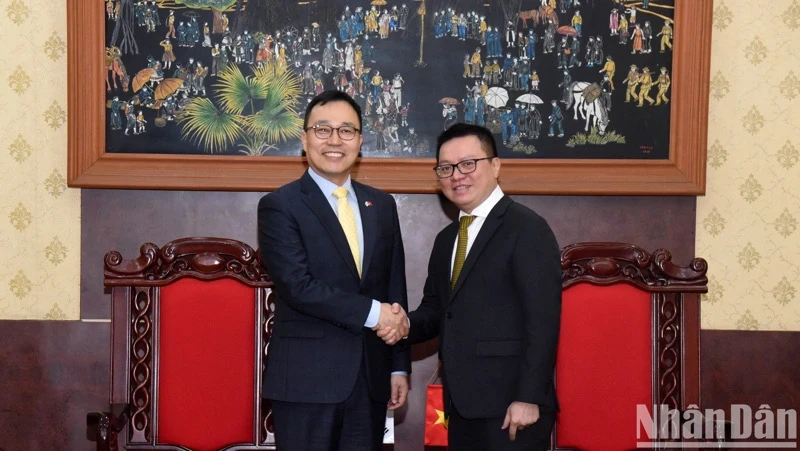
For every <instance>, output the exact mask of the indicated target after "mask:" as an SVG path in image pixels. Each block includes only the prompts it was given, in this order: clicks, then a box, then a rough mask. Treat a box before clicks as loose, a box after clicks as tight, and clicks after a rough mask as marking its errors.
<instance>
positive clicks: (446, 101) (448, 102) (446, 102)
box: [439, 97, 461, 105]
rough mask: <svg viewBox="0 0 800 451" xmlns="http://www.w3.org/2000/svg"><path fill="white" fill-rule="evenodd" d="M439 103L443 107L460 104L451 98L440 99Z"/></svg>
mask: <svg viewBox="0 0 800 451" xmlns="http://www.w3.org/2000/svg"><path fill="white" fill-rule="evenodd" d="M439 103H441V104H444V105H458V104H459V103H461V102H459V101H458V99H454V98H452V97H442V100H439Z"/></svg>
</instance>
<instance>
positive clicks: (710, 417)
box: [636, 404, 797, 449]
mask: <svg viewBox="0 0 800 451" xmlns="http://www.w3.org/2000/svg"><path fill="white" fill-rule="evenodd" d="M651 412H652V414H651ZM636 440H637V443H636V446H637V448H651V447H654V445H655V444H656V443H657V447H658V448H661V449H670V448H671V449H676V448H678V449H680V448H692V449H696V448H762V449H796V448H797V411H796V410H795V409H772V408H770V406H768V405H766V404H762V405H761V406H759V408H758V409H757V410H756V411H755V412H753V409H752V408H751V407H750V406H748V405H746V404H732V405H731V406H730V409H729V410H728V411H725V410H724V409H705V410H700V408H698V406H696V405H694V404H692V405H690V406H689V408H688V409H687V410H684V411H683V412H681V411H680V410H677V409H671V408H669V407H668V406H666V405H658V406H650V405H646V404H637V405H636Z"/></svg>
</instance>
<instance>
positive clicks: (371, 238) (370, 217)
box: [353, 182, 378, 280]
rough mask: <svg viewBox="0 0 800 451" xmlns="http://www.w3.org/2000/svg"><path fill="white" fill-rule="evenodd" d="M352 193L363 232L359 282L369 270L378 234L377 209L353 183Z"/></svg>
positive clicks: (358, 185) (360, 188) (356, 184)
mask: <svg viewBox="0 0 800 451" xmlns="http://www.w3.org/2000/svg"><path fill="white" fill-rule="evenodd" d="M353 191H355V194H356V200H357V201H358V211H359V212H360V213H361V229H362V230H363V231H364V236H363V237H362V238H363V241H364V249H363V253H364V261H363V262H362V264H361V280H364V276H366V274H367V270H368V269H369V263H370V261H371V260H372V252H373V251H374V250H375V240H376V239H377V234H378V211H377V207H375V206H373V205H372V199H369V198H368V197H367V193H366V192H364V189H363V188H362V187H361V185H360V184H358V183H356V182H353Z"/></svg>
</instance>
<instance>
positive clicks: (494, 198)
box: [458, 185, 505, 219]
mask: <svg viewBox="0 0 800 451" xmlns="http://www.w3.org/2000/svg"><path fill="white" fill-rule="evenodd" d="M504 195H505V194H503V190H502V189H500V185H497V186H495V187H494V190H493V191H492V193H491V194H489V197H487V198H486V200H484V201H483V202H481V204H480V205H478V206H477V207H475V209H474V210H472V213H464V212H463V211H459V212H458V218H459V219H461V217H462V216H470V215H471V216H477V217H479V218H486V217H487V216H489V213H490V212H491V211H492V209H493V208H494V206H495V205H497V203H498V202H500V199H502V198H503V196H504Z"/></svg>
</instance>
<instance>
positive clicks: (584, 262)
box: [553, 243, 708, 451]
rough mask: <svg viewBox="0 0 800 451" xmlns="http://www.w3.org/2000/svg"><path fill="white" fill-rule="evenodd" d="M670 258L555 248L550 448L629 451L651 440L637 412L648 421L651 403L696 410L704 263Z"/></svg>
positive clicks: (625, 250)
mask: <svg viewBox="0 0 800 451" xmlns="http://www.w3.org/2000/svg"><path fill="white" fill-rule="evenodd" d="M671 258H672V256H671V254H670V253H669V252H668V251H666V250H658V251H656V252H654V253H652V254H650V253H648V252H646V251H645V250H643V249H641V248H638V247H636V246H633V245H629V244H622V243H580V244H573V245H570V246H567V247H565V248H564V249H563V250H562V253H561V268H562V281H563V287H564V293H563V301H562V302H563V304H562V316H561V334H560V339H559V345H558V357H557V362H556V391H557V393H558V399H559V404H560V408H561V411H560V412H559V414H558V417H557V421H556V426H555V429H554V433H553V437H554V438H553V442H554V444H555V449H559V450H563V449H574V450H585V451H623V450H630V449H636V448H637V442H649V438H648V436H647V435H646V431H645V429H644V428H643V427H642V426H641V424H640V423H639V422H637V405H638V406H645V408H647V409H648V410H647V411H648V412H649V415H652V414H653V413H652V412H653V406H654V405H656V406H659V405H666V406H667V407H668V408H669V409H677V410H678V411H683V410H685V409H686V408H687V407H688V406H689V405H692V404H694V405H699V404H700V377H699V372H700V363H699V332H700V323H699V318H700V293H704V292H706V291H707V287H706V285H707V283H708V280H707V279H706V277H705V274H706V269H707V265H706V262H705V260H702V259H694V260H692V261H691V262H690V264H689V266H687V267H684V266H678V265H676V264H674V263H673V262H672V261H671ZM637 432H638V433H639V434H640V435H639V436H638V437H637Z"/></svg>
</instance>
